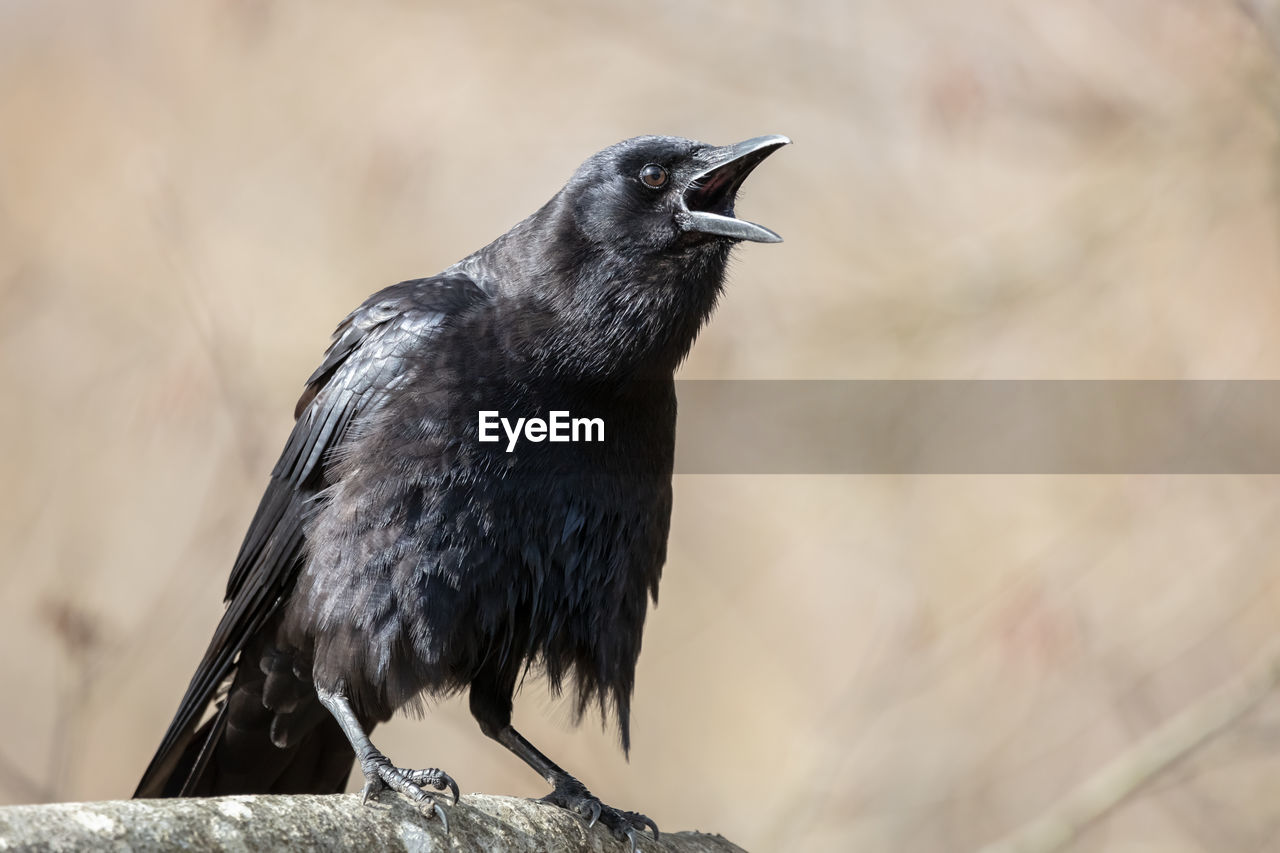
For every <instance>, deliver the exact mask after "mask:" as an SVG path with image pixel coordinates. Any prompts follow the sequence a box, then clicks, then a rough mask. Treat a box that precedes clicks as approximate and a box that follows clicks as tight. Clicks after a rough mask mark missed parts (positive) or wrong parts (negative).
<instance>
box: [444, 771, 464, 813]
mask: <svg viewBox="0 0 1280 853" xmlns="http://www.w3.org/2000/svg"><path fill="white" fill-rule="evenodd" d="M444 781H445V784H446V785H448V786H449V793H451V794H453V804H454V805H455V806H456V805H457V804H458V800H459V799H460V798H461V794H459V793H458V783H457V782H455V781H453V777H451V776H445V777H444ZM441 790H444V789H443V788H442V789H441Z"/></svg>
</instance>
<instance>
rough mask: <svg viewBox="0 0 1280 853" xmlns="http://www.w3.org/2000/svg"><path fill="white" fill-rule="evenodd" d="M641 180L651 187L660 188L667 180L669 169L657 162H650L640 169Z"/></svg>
mask: <svg viewBox="0 0 1280 853" xmlns="http://www.w3.org/2000/svg"><path fill="white" fill-rule="evenodd" d="M640 181H641V183H643V184H644V185H645V186H646V187H649V188H651V189H655V190H656V189H660V188H661V187H662V186H663V185H664V184H666V182H667V170H666V169H664V168H662V167H661V166H659V165H658V164H657V163H650V164H649V165H647V166H645V167H644V168H643V169H641V170H640Z"/></svg>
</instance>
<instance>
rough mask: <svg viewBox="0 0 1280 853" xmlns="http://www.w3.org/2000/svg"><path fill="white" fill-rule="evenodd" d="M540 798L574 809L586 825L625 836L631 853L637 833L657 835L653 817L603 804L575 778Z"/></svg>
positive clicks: (634, 846) (633, 849) (563, 807)
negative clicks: (597, 824)
mask: <svg viewBox="0 0 1280 853" xmlns="http://www.w3.org/2000/svg"><path fill="white" fill-rule="evenodd" d="M542 801H543V802H544V803H551V804H552V805H555V806H559V807H560V808H562V809H566V810H568V811H571V812H573V813H574V814H576V815H577V816H578V817H580V818H582V819H583V820H585V821H587V825H588V826H595V825H596V823H597V822H598V823H601V824H603V825H604V826H605V827H607V828H608V829H609V830H610V831H612V832H613V834H614V835H615V836H616V837H618V838H625V839H627V840H628V841H629V842H630V843H631V853H635V850H636V833H639V832H644V831H645V830H646V829H647V830H649V831H650V832H652V833H653V837H654V840H655V841H656V840H657V839H658V837H659V833H658V825H657V824H656V823H654V822H653V821H652V820H650V819H649V818H647V817H645V816H644V815H642V814H640V813H639V812H627V811H622V810H621V809H615V808H614V807H613V806H607V805H605V804H604V803H602V802H600V800H599V799H598V798H596V797H595V795H593V794H592V793H591V792H590V791H588V790H587V789H586V786H584V785H583V784H582V783H581V782H579V781H577V780H576V779H571V780H568V781H566V782H563V783H561V784H559V785H557V786H556V789H555V790H554V791H552V792H551V793H550V794H547V795H546V796H545V797H543V798H542Z"/></svg>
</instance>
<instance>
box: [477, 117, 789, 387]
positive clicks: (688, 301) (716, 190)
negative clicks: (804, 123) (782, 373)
mask: <svg viewBox="0 0 1280 853" xmlns="http://www.w3.org/2000/svg"><path fill="white" fill-rule="evenodd" d="M790 141H791V140H789V139H787V138H786V137H785V136H759V137H756V138H754V139H748V140H746V141H745V142H739V143H738V144H736V145H724V146H715V145H708V144H706V143H702V142H695V141H693V140H690V139H680V138H676V137H670V136H640V137H636V138H635V139H628V140H626V141H624V142H619V143H618V144H617V145H612V146H610V147H609V148H606V149H604V150H603V151H600V152H599V153H597V154H595V155H593V156H591V157H590V158H588V159H587V161H586V162H585V163H583V164H582V165H581V166H580V167H579V168H578V170H577V172H575V173H574V175H573V177H572V178H570V179H569V182H568V183H567V184H565V186H564V188H563V189H562V190H561V191H560V192H558V193H557V194H556V195H555V197H554V198H553V199H552V200H551V201H550V202H548V203H547V204H546V205H545V206H544V207H543V208H542V209H541V210H539V211H538V212H537V213H535V214H534V215H533V216H531V217H529V218H528V219H526V220H525V221H524V222H523V223H521V224H520V225H519V226H517V227H516V228H515V229H512V231H511V232H510V233H509V234H508V235H507V236H506V237H504V238H503V239H502V240H500V241H499V244H500V248H498V250H497V251H499V252H503V253H509V255H508V262H507V263H506V264H505V265H504V266H505V268H506V269H508V270H510V269H520V270H522V271H523V275H521V276H519V277H518V279H517V280H514V281H512V282H511V283H510V284H508V285H506V286H507V287H508V288H509V289H508V290H507V291H506V292H507V293H509V294H510V295H511V296H512V297H513V298H514V299H515V303H513V304H518V305H521V306H523V307H522V308H521V310H522V311H523V312H524V314H525V316H532V315H537V316H541V317H543V318H544V320H543V322H541V323H540V324H538V326H537V329H536V334H534V333H533V332H530V333H529V334H524V332H522V333H521V336H520V337H519V338H518V339H516V338H513V340H512V341H511V342H510V347H511V349H512V350H513V351H515V352H523V353H525V354H526V355H527V356H528V358H529V361H530V362H531V364H533V365H534V367H535V369H536V370H538V371H539V372H547V373H556V374H559V375H562V376H579V377H596V378H601V377H617V376H619V375H623V374H627V375H638V374H644V375H659V376H661V375H665V376H668V377H669V376H670V374H671V372H672V371H674V370H675V368H676V366H677V365H678V364H679V362H680V361H681V360H682V359H683V358H684V357H685V355H686V354H687V353H688V352H689V348H690V346H691V345H692V344H693V341H694V338H695V337H696V336H697V333H698V330H699V329H700V328H701V327H702V324H703V323H704V322H705V321H706V319H707V318H708V317H709V316H710V314H711V311H712V309H713V308H714V306H715V303H716V300H717V298H718V296H719V294H720V290H721V285H722V283H723V280H724V272H725V265H726V262H727V261H728V257H729V250H730V249H731V248H732V247H733V246H734V245H735V244H737V243H739V242H741V241H744V240H750V241H755V242H760V243H776V242H779V241H780V240H781V239H782V238H781V237H779V236H778V235H777V234H775V233H774V232H772V231H770V230H769V229H768V228H765V227H764V226H761V225H756V224H755V223H753V222H747V221H746V220H743V219H738V218H737V217H736V216H734V202H735V200H736V198H737V195H738V190H739V189H740V188H741V187H742V183H743V181H745V180H746V178H747V176H748V175H749V174H751V172H752V170H753V169H755V167H756V166H758V165H760V163H761V161H763V160H764V158H766V157H768V156H769V155H770V154H772V153H773V152H774V151H777V150H778V149H779V148H781V147H782V146H784V145H786V144H788V143H789V142H790ZM486 251H487V250H486ZM498 287H502V285H501V284H499V285H498ZM524 325H526V326H528V325H529V324H524ZM530 328H532V327H530Z"/></svg>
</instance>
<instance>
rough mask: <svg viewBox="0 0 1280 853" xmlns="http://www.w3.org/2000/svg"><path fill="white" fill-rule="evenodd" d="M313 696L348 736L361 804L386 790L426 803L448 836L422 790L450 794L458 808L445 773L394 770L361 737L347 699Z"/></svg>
mask: <svg viewBox="0 0 1280 853" xmlns="http://www.w3.org/2000/svg"><path fill="white" fill-rule="evenodd" d="M316 694H317V695H318V696H319V697H320V704H322V705H324V706H325V707H326V708H327V709H329V713H330V714H333V718H334V719H335V720H337V721H338V726H339V727H340V728H341V729H342V733H343V734H344V735H346V736H347V740H348V741H350V743H351V748H352V749H353V750H355V753H356V758H357V759H358V760H359V762H360V770H361V771H362V772H363V773H364V801H365V802H368V801H369V798H370V797H373V798H374V799H377V796H378V794H380V793H381V792H382V791H384V790H386V789H387V788H391V789H392V790H394V791H399V792H400V793H402V794H404V795H405V796H406V797H409V798H411V799H413V800H415V801H416V802H418V803H420V804H428V803H429V804H430V805H431V807H432V809H433V810H434V811H435V813H436V815H437V816H438V817H439V818H440V823H442V824H443V825H444V830H445V832H446V833H447V832H448V831H449V819H448V818H447V817H445V814H444V809H442V808H441V807H440V803H439V802H437V801H436V797H435V794H433V793H432V792H430V791H426V790H424V786H427V785H429V786H431V787H432V788H435V789H436V790H437V791H444V790H445V789H448V790H449V792H450V793H452V794H453V802H454V805H457V803H458V783H457V782H454V781H453V779H451V778H450V777H449V774H448V773H445V772H444V771H443V770H437V769H436V768H434V767H433V768H431V769H430V770H404V769H401V768H399V767H396V766H395V765H394V764H392V763H391V759H389V758H387V757H386V756H385V755H383V754H382V753H381V752H379V751H378V748H377V747H375V746H374V745H373V743H372V742H371V741H370V740H369V736H368V735H367V734H365V733H364V727H363V726H361V725H360V719H359V718H358V717H357V716H356V712H355V711H354V710H353V709H352V707H351V703H350V702H348V701H347V697H346V696H344V695H342V693H340V692H337V691H332V690H324V689H321V688H316Z"/></svg>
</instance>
